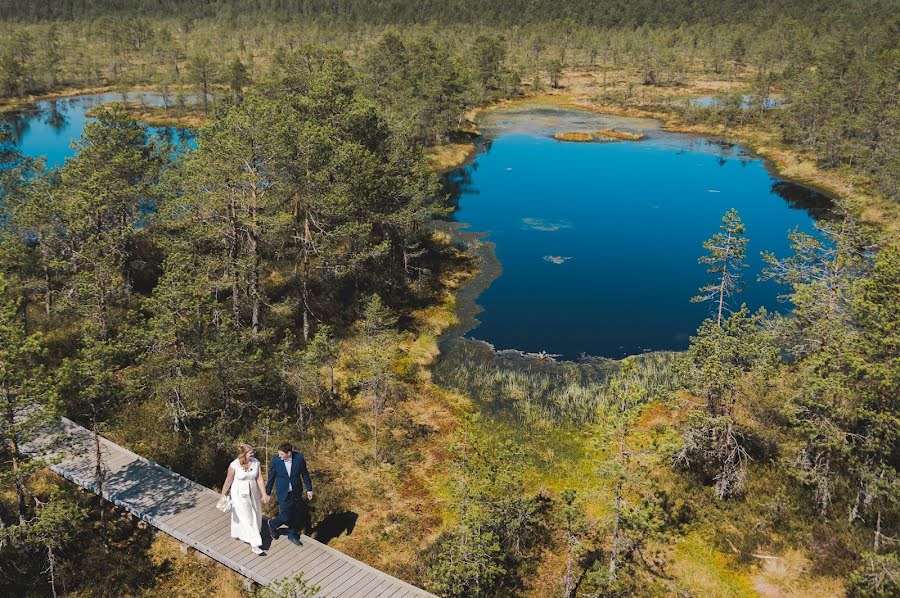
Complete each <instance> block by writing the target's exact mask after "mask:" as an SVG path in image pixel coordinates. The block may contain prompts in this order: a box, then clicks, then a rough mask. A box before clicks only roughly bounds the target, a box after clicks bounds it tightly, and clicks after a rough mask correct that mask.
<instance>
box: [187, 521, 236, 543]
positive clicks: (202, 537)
mask: <svg viewBox="0 0 900 598" xmlns="http://www.w3.org/2000/svg"><path fill="white" fill-rule="evenodd" d="M219 524H220V525H219V526H218V527H210V528H209V529H208V530H206V531H204V532H203V533H200V532H194V534H193V535H194V539H195V540H196V541H197V542H199V543H203V544H208V543H210V542H211V541H212V539H213V538H216V537H218V535H219V534H227V535H231V524H230V523H228V522H224V523H223V522H221V521H220V522H219Z"/></svg>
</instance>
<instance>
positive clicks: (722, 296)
mask: <svg viewBox="0 0 900 598" xmlns="http://www.w3.org/2000/svg"><path fill="white" fill-rule="evenodd" d="M730 242H731V233H728V238H727V239H726V245H725V246H726V247H729V248H730V247H731V245H730ZM730 253H731V250H730V249H726V251H725V259H724V260H723V261H722V281H721V282H720V283H719V317H718V318H716V325H717V326H721V325H722V308H723V307H724V306H725V281H726V280H728V257H729V254H730Z"/></svg>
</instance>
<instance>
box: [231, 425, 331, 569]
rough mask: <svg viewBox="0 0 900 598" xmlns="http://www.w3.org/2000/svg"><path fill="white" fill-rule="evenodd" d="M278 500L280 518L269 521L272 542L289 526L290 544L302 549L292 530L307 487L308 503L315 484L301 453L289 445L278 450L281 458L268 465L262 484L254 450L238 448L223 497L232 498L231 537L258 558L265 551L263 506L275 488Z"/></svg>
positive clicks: (278, 456)
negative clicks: (246, 546)
mask: <svg viewBox="0 0 900 598" xmlns="http://www.w3.org/2000/svg"><path fill="white" fill-rule="evenodd" d="M273 486H274V488H275V495H276V497H277V498H278V516H277V517H275V518H274V519H269V520H268V526H269V532H270V533H271V535H272V538H273V539H275V538H277V537H278V536H279V532H278V528H280V527H281V526H282V525H287V528H288V531H287V536H288V540H290V541H291V542H293V543H294V544H296V545H297V546H300V545H301V543H300V537H299V536H298V535H297V531H296V530H295V529H293V527H292V526H291V522H292V521H293V519H294V516H295V514H296V513H297V511H298V510H299V506H300V494H301V493H302V491H303V488H304V486H305V487H306V499H307V500H312V499H313V496H314V495H313V489H312V480H310V479H309V471H308V470H307V468H306V461H305V460H304V459H303V454H302V453H301V452H300V451H295V450H294V447H293V446H291V443H289V442H283V443H282V444H280V445H279V446H278V454H277V455H276V456H274V457H272V462H271V463H270V464H269V477H268V480H267V481H266V483H265V485H264V484H263V478H262V473H261V471H260V465H259V461H258V460H257V459H256V458H255V457H254V452H253V447H252V446H250V445H249V444H241V445H239V453H238V458H237V459H235V460H234V461H232V462H231V464H230V465H229V466H228V475H227V476H226V478H225V484H224V485H223V486H222V494H223V495H226V496H228V495H230V497H231V537H232V538H237V539H238V540H241V541H243V542H247V543H248V544H250V549H251V550H253V552H254V553H255V554H263V551H262V535H261V534H260V531H261V530H262V505H263V503H268V502H269V500H271V498H270V494H271V493H272V488H273Z"/></svg>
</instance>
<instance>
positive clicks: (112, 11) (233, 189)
mask: <svg viewBox="0 0 900 598" xmlns="http://www.w3.org/2000/svg"><path fill="white" fill-rule="evenodd" d="M21 4H22V3H20V2H14V1H3V0H0V19H2V21H0V96H2V98H3V99H4V101H5V102H6V106H7V107H9V108H13V107H16V106H19V105H21V104H22V102H24V101H25V100H26V99H27V96H29V95H34V94H41V93H49V92H61V93H62V92H65V91H66V90H73V89H76V88H97V87H113V88H120V89H126V88H132V87H135V86H145V85H146V86H152V87H154V88H155V89H158V90H159V91H160V92H161V93H162V94H163V96H164V97H165V98H166V106H165V107H164V110H165V111H166V112H167V113H168V112H169V111H171V113H172V114H175V115H177V114H184V113H187V112H191V111H193V112H195V113H198V114H199V118H201V120H202V121H203V122H204V124H203V126H202V127H201V128H200V130H199V137H198V139H199V142H198V147H197V148H196V149H195V150H191V151H187V152H185V153H178V152H175V151H173V149H172V148H170V147H168V146H167V145H166V144H165V143H163V142H161V141H160V140H158V139H156V138H154V137H152V136H150V135H148V133H147V131H146V129H145V127H144V126H143V125H142V124H140V123H138V122H136V121H135V120H134V119H133V118H132V116H131V114H130V113H129V111H128V110H127V109H126V108H123V107H121V106H118V107H108V108H104V109H102V110H100V111H98V112H97V114H96V119H95V120H94V121H93V122H91V123H90V124H89V125H87V127H86V129H85V132H84V135H83V136H82V138H81V139H80V140H79V141H78V142H77V146H78V150H79V151H78V153H77V155H76V156H75V157H73V158H71V159H70V160H68V161H67V162H66V163H65V165H64V166H62V167H61V168H59V169H54V170H50V171H47V170H46V169H45V167H44V165H43V164H42V163H41V161H40V160H34V159H30V158H28V157H25V156H23V155H21V154H20V153H19V152H18V151H17V148H16V146H15V144H14V143H13V141H12V138H11V137H10V136H9V135H8V134H7V133H5V132H4V136H3V138H2V140H0V141H2V143H0V209H2V214H0V401H2V403H3V410H2V418H0V430H2V433H0V436H2V437H3V439H4V444H3V449H2V456H3V459H2V461H3V463H2V467H0V476H2V478H0V479H2V480H3V484H2V488H0V526H2V527H0V588H2V591H3V593H4V594H10V595H48V594H53V593H56V594H61V593H65V592H70V593H75V594H77V595H106V594H107V593H108V591H109V588H116V593H117V594H120V595H166V594H167V593H168V594H171V593H173V592H174V593H185V592H187V591H194V592H198V593H199V592H205V593H209V592H211V591H212V592H218V593H223V592H226V591H227V592H233V593H234V594H235V595H237V594H239V593H240V589H239V588H238V587H237V585H235V584H232V583H231V582H230V581H228V580H227V579H226V580H224V581H223V580H221V579H218V578H217V577H216V575H217V574H216V573H215V570H214V569H213V568H208V567H203V566H200V565H198V564H196V563H194V564H191V563H190V562H188V561H189V559H185V558H182V557H174V556H171V555H170V554H169V553H171V550H169V552H168V553H167V552H166V546H165V545H161V544H160V540H158V539H156V540H154V539H153V538H152V535H151V534H150V533H149V532H148V531H147V530H144V529H142V528H141V527H139V526H138V525H137V524H136V523H135V522H133V521H131V520H130V519H129V518H128V517H126V516H124V515H123V514H122V513H120V512H119V511H117V510H115V509H114V508H112V507H109V506H108V505H107V506H104V505H103V504H102V503H101V502H100V501H98V500H96V499H93V498H90V497H87V496H85V495H82V494H80V493H78V492H76V491H74V490H73V489H72V488H71V487H69V486H67V485H66V484H63V483H61V482H60V481H59V480H57V479H55V478H54V477H53V476H52V475H50V474H48V473H47V471H46V470H45V469H44V465H46V464H44V463H41V462H39V461H34V460H29V459H28V458H27V457H26V455H25V454H24V453H23V451H22V445H23V443H27V441H28V439H29V438H31V437H32V436H33V435H34V434H35V432H36V430H38V429H39V428H40V427H41V426H42V425H44V423H45V422H47V421H49V420H50V419H51V418H53V417H56V416H57V415H59V414H65V415H68V416H70V417H72V418H74V419H76V420H78V421H79V422H80V423H83V424H85V425H87V426H88V427H90V428H91V429H92V430H94V431H95V432H97V433H102V434H107V435H110V436H112V437H114V438H115V439H116V440H118V441H120V442H122V443H124V444H126V445H127V446H129V447H131V448H133V449H135V450H136V451H137V452H139V453H141V454H144V455H146V456H148V457H150V458H153V459H155V460H157V461H159V462H161V463H163V464H165V465H167V466H170V467H172V468H173V469H175V470H177V471H179V472H180V473H183V474H185V475H187V476H188V477H191V478H193V479H196V480H198V481H200V482H202V483H205V484H207V485H217V484H220V483H221V477H222V476H221V473H222V472H224V470H225V466H226V464H227V463H228V461H229V460H230V459H231V458H232V455H231V451H232V448H233V446H234V444H235V442H237V441H238V440H249V441H251V442H253V443H255V444H257V445H258V446H260V447H262V448H263V450H266V449H267V447H270V446H272V445H274V444H275V443H276V442H277V440H280V439H292V440H299V441H300V442H299V444H301V446H303V449H304V452H305V453H306V454H307V459H308V461H309V462H310V464H311V466H312V468H313V475H314V476H315V477H317V486H318V487H319V490H320V494H321V497H320V502H319V503H318V504H317V505H316V507H315V509H314V510H313V512H312V513H311V514H310V521H309V526H310V531H312V532H315V533H317V534H318V535H319V537H320V538H321V539H323V540H332V539H334V537H335V536H336V535H338V534H339V533H340V532H342V531H352V533H351V534H349V535H344V536H342V537H341V538H339V539H337V540H335V541H336V542H337V543H338V545H339V546H340V547H341V548H342V549H344V550H346V551H348V552H350V553H352V554H354V555H356V556H359V557H361V558H363V559H364V560H366V561H368V562H370V563H372V564H374V565H376V566H379V567H380V568H383V569H386V570H388V571H389V572H391V573H394V574H396V575H399V576H401V577H404V578H405V579H408V580H410V581H412V582H414V583H417V584H421V585H423V586H425V587H427V588H429V589H430V590H432V591H434V592H435V593H438V594H440V595H446V596H467V597H468V596H515V595H535V596H538V595H540V596H543V595H558V596H563V597H564V598H570V597H576V596H583V597H587V596H625V595H658V594H686V595H698V596H699V595H747V594H750V593H752V592H754V591H759V592H763V591H764V590H765V591H773V592H779V591H780V592H795V593H798V592H807V593H808V594H811V593H819V594H823V595H824V594H828V593H840V592H845V593H846V594H848V595H851V596H893V595H897V593H898V592H900V589H898V576H900V557H898V533H900V529H898V528H900V519H898V518H900V509H898V507H900V505H898V502H900V500H898V497H900V481H898V477H897V467H898V460H900V453H898V447H900V441H898V424H900V422H898V408H900V405H898V398H900V336H898V335H900V312H898V311H897V309H896V306H897V305H898V304H900V250H898V247H897V243H896V238H892V237H891V236H890V231H892V230H893V231H895V230H896V222H892V221H882V222H880V223H878V224H879V225H880V226H879V227H871V226H869V225H867V224H864V223H863V221H862V219H861V218H860V217H859V214H857V211H856V206H854V205H853V204H852V203H847V202H837V205H836V207H835V210H834V214H833V215H832V216H831V217H830V218H828V219H825V220H822V221H820V223H819V225H818V226H819V235H818V236H815V237H812V236H807V235H803V234H800V233H795V234H793V235H792V236H791V242H792V246H793V254H792V255H790V256H788V257H776V256H772V255H766V257H765V259H766V262H767V269H766V273H765V276H767V277H770V278H771V279H773V280H776V281H778V282H779V283H781V284H782V285H784V287H785V289H786V292H787V294H788V296H787V297H786V298H787V299H790V301H791V302H792V303H793V305H794V306H795V309H794V314H793V315H792V316H791V317H788V318H782V317H779V316H777V315H772V314H767V313H764V312H759V313H751V312H750V311H749V310H748V309H747V308H746V307H742V305H741V300H740V289H741V270H742V268H741V262H742V260H743V259H744V257H745V256H744V255H743V253H744V251H743V248H744V243H743V240H744V238H745V237H746V236H752V234H753V231H752V230H745V228H744V226H743V224H742V223H741V220H740V215H739V214H737V213H735V212H729V213H728V214H726V215H725V217H724V219H723V223H722V229H721V230H720V231H710V235H711V238H710V240H709V241H708V242H707V243H706V244H705V245H704V247H702V248H701V247H698V258H699V259H700V260H701V263H703V264H704V265H705V266H707V269H708V272H709V276H710V280H709V283H708V284H707V285H704V287H703V288H702V289H698V293H699V295H698V297H697V299H698V300H702V301H709V303H710V305H711V310H710V313H711V317H710V319H708V320H707V321H706V322H704V323H703V324H702V326H701V327H700V328H699V329H698V331H697V334H696V336H695V337H693V339H692V342H691V346H690V349H688V350H687V351H686V352H685V353H683V354H653V355H647V356H640V357H634V358H629V359H627V360H624V361H623V362H610V361H602V360H588V361H585V362H583V363H578V364H573V363H556V362H553V361H552V360H547V359H543V360H537V361H536V360H530V359H524V358H521V356H514V355H496V354H494V353H493V352H492V351H489V350H488V349H487V348H486V347H484V346H483V345H480V344H478V343H470V342H468V341H462V340H459V341H454V342H453V343H450V344H449V345H446V346H445V347H444V355H442V356H441V357H440V358H438V360H437V362H436V364H435V365H434V366H433V367H432V366H431V361H432V359H434V357H435V355H436V353H437V343H436V340H435V337H436V335H438V334H439V333H440V332H441V330H442V329H443V328H444V327H445V326H446V325H447V324H448V323H449V322H450V321H451V320H452V318H453V316H452V313H451V311H452V308H453V297H452V291H453V290H454V289H455V288H457V287H458V285H459V283H460V281H461V280H464V279H465V277H466V275H467V274H468V273H469V272H470V271H471V269H472V262H471V259H470V258H469V257H467V256H466V255H464V254H463V253H461V252H460V250H459V248H456V247H454V246H453V245H452V244H450V243H448V242H447V241H446V239H445V238H444V237H442V236H441V235H435V234H433V233H432V229H431V227H430V226H429V223H430V221H431V220H432V219H434V218H439V217H442V216H445V215H447V214H448V213H449V211H450V202H448V201H447V198H446V197H445V194H444V191H443V190H442V187H441V185H440V182H439V180H438V178H437V177H436V175H434V174H433V172H432V170H431V168H430V167H429V164H428V162H427V160H426V158H425V150H426V149H427V148H428V147H429V146H432V145H434V144H441V143H447V142H452V141H460V140H467V139H468V135H469V134H468V133H465V132H464V131H465V130H467V129H468V127H469V124H468V122H467V117H466V114H467V112H468V111H469V110H471V109H472V108H473V107H477V106H481V105H484V104H487V103H491V102H494V101H498V100H501V99H505V98H511V97H515V96H517V95H519V94H521V93H534V92H538V91H542V90H545V89H549V90H551V91H552V90H558V88H560V87H563V86H566V85H570V86H573V87H574V86H575V83H573V81H574V80H575V79H577V77H578V76H581V75H585V74H586V76H588V77H590V78H592V80H594V81H595V82H597V85H598V87H597V88H596V89H595V91H593V92H591V93H593V94H595V97H593V98H592V100H595V102H596V103H597V104H601V105H604V106H609V107H610V109H620V110H624V109H634V108H636V107H640V108H642V109H645V110H654V111H661V112H666V113H668V114H670V115H677V116H678V117H679V118H680V119H681V122H683V123H685V124H687V125H716V126H721V127H724V129H725V130H737V129H741V130H749V131H751V132H752V131H755V132H762V133H765V134H767V135H772V136H774V138H775V139H777V142H778V144H780V145H779V147H780V148H782V149H783V150H784V151H788V152H793V153H795V154H796V155H799V156H805V157H807V158H809V159H811V160H812V161H813V162H814V163H815V164H816V166H817V168H819V169H822V170H825V171H828V172H831V173H833V174H834V175H835V176H838V177H840V178H841V180H843V181H849V183H850V185H851V186H855V187H854V188H863V189H865V192H866V193H867V194H868V195H869V196H870V197H873V198H875V199H874V201H878V202H881V204H880V205H885V206H889V207H888V208H885V210H884V213H886V214H889V215H890V214H896V211H892V210H893V208H892V207H890V206H895V204H896V202H897V201H898V188H897V181H898V179H900V177H898V176H897V173H898V171H900V151H898V137H897V135H896V131H897V130H898V129H900V122H898V121H900V101H898V88H900V87H898V79H897V72H898V70H897V66H898V65H897V59H898V55H900V54H898V48H897V32H898V23H900V21H898V14H897V7H896V4H895V3H891V2H878V1H874V0H872V1H859V2H849V1H842V2H818V1H817V2H811V3H803V4H802V5H800V4H799V3H796V2H789V1H776V2H699V3H698V2H677V3H674V4H673V5H672V6H671V7H667V8H666V10H657V3H655V2H643V1H641V2H618V1H610V2H594V1H589V0H584V1H577V2H556V3H554V2H527V3H526V2H517V1H509V2H478V1H463V0H459V1H454V2H431V1H428V2H416V3H405V2H397V3H370V2H353V1H347V2H341V3H337V4H335V3H333V2H327V3H326V2H318V1H316V0H312V1H308V2H299V1H298V2H292V1H285V2H257V3H252V6H250V4H251V3H245V2H240V1H234V2H229V3H206V2H190V1H184V2H174V3H168V4H167V5H166V6H165V7H164V8H160V5H159V4H158V3H155V2H142V1H139V0H132V1H128V0H107V1H104V2H77V1H73V2H66V3H58V4H57V3H31V4H27V5H26V6H21ZM701 79H702V80H708V81H716V82H720V83H722V82H724V83H728V85H723V86H722V87H723V88H724V89H725V90H726V91H724V92H722V93H718V94H716V95H714V96H713V97H712V99H711V101H709V102H706V103H696V102H692V101H682V100H684V98H683V97H679V94H678V93H677V92H678V91H679V90H681V89H685V90H687V89H691V90H693V89H696V88H698V84H697V81H698V80H701ZM523 81H525V82H528V83H523ZM699 87H702V86H699ZM670 92H671V93H674V94H675V95H674V96H673V97H668V95H666V94H669V93H670ZM190 96H193V97H194V98H195V99H196V100H197V102H196V103H195V104H194V105H193V106H192V105H190V103H189V101H188V98H189V97H190ZM773 98H777V99H778V102H779V103H780V104H781V105H780V106H777V107H775V106H774V104H773V101H774V100H773ZM886 231H887V232H886ZM704 251H705V253H703V252H704ZM432 377H433V378H434V380H432ZM97 473H98V479H97V482H98V483H99V484H102V467H99V468H98V470H97ZM357 517H358V523H357V524H356V526H355V529H354V525H353V524H352V523H351V524H349V525H346V524H345V523H346V521H348V518H349V519H352V521H353V522H356V521H357V519H356V518H357ZM169 548H171V547H169ZM167 555H168V556H167ZM773 559H774V560H776V561H778V562H780V563H784V565H783V566H782V567H780V568H779V567H774V568H772V569H771V570H770V569H768V568H767V564H768V563H770V562H772V560H773ZM778 559H780V560H778ZM111 562H114V563H116V566H115V567H112V566H110V563H111ZM173 570H174V571H176V574H174V575H173V574H172V571H173ZM178 584H184V585H183V586H179V585H178ZM773 588H774V590H773Z"/></svg>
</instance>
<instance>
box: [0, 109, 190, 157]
mask: <svg viewBox="0 0 900 598" xmlns="http://www.w3.org/2000/svg"><path fill="white" fill-rule="evenodd" d="M123 99H127V101H129V102H143V103H145V104H147V105H153V106H161V105H162V103H163V100H162V97H161V96H160V95H158V94H154V93H151V92H129V93H127V94H126V95H125V96H124V97H123V95H122V94H121V93H114V92H108V93H99V94H90V95H83V96H73V97H70V98H61V99H57V100H42V101H40V102H36V103H35V104H34V105H32V106H31V107H29V108H28V109H26V110H23V111H21V112H16V113H12V114H5V115H2V118H0V125H6V126H8V127H9V129H10V131H11V132H12V134H13V139H14V140H15V142H16V145H17V146H18V147H19V150H20V151H21V152H22V153H23V154H25V155H28V156H34V157H38V156H43V157H44V158H45V159H46V162H47V167H48V168H53V167H56V166H62V164H63V162H64V161H65V159H66V158H68V157H70V156H73V155H74V154H75V151H74V150H73V149H72V141H74V140H76V139H78V138H79V137H80V136H81V133H82V132H83V131H84V126H85V124H87V123H88V122H90V120H91V118H90V117H88V116H87V113H88V112H89V111H90V110H91V109H92V108H95V107H97V106H99V105H101V104H107V103H110V102H121V101H123ZM147 130H148V131H149V132H150V133H151V134H152V135H154V136H156V137H157V138H162V139H166V140H168V141H172V142H173V143H175V144H176V145H180V146H181V145H183V146H186V147H193V146H194V140H193V134H192V133H191V132H190V131H189V130H186V129H181V128H178V127H147Z"/></svg>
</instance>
